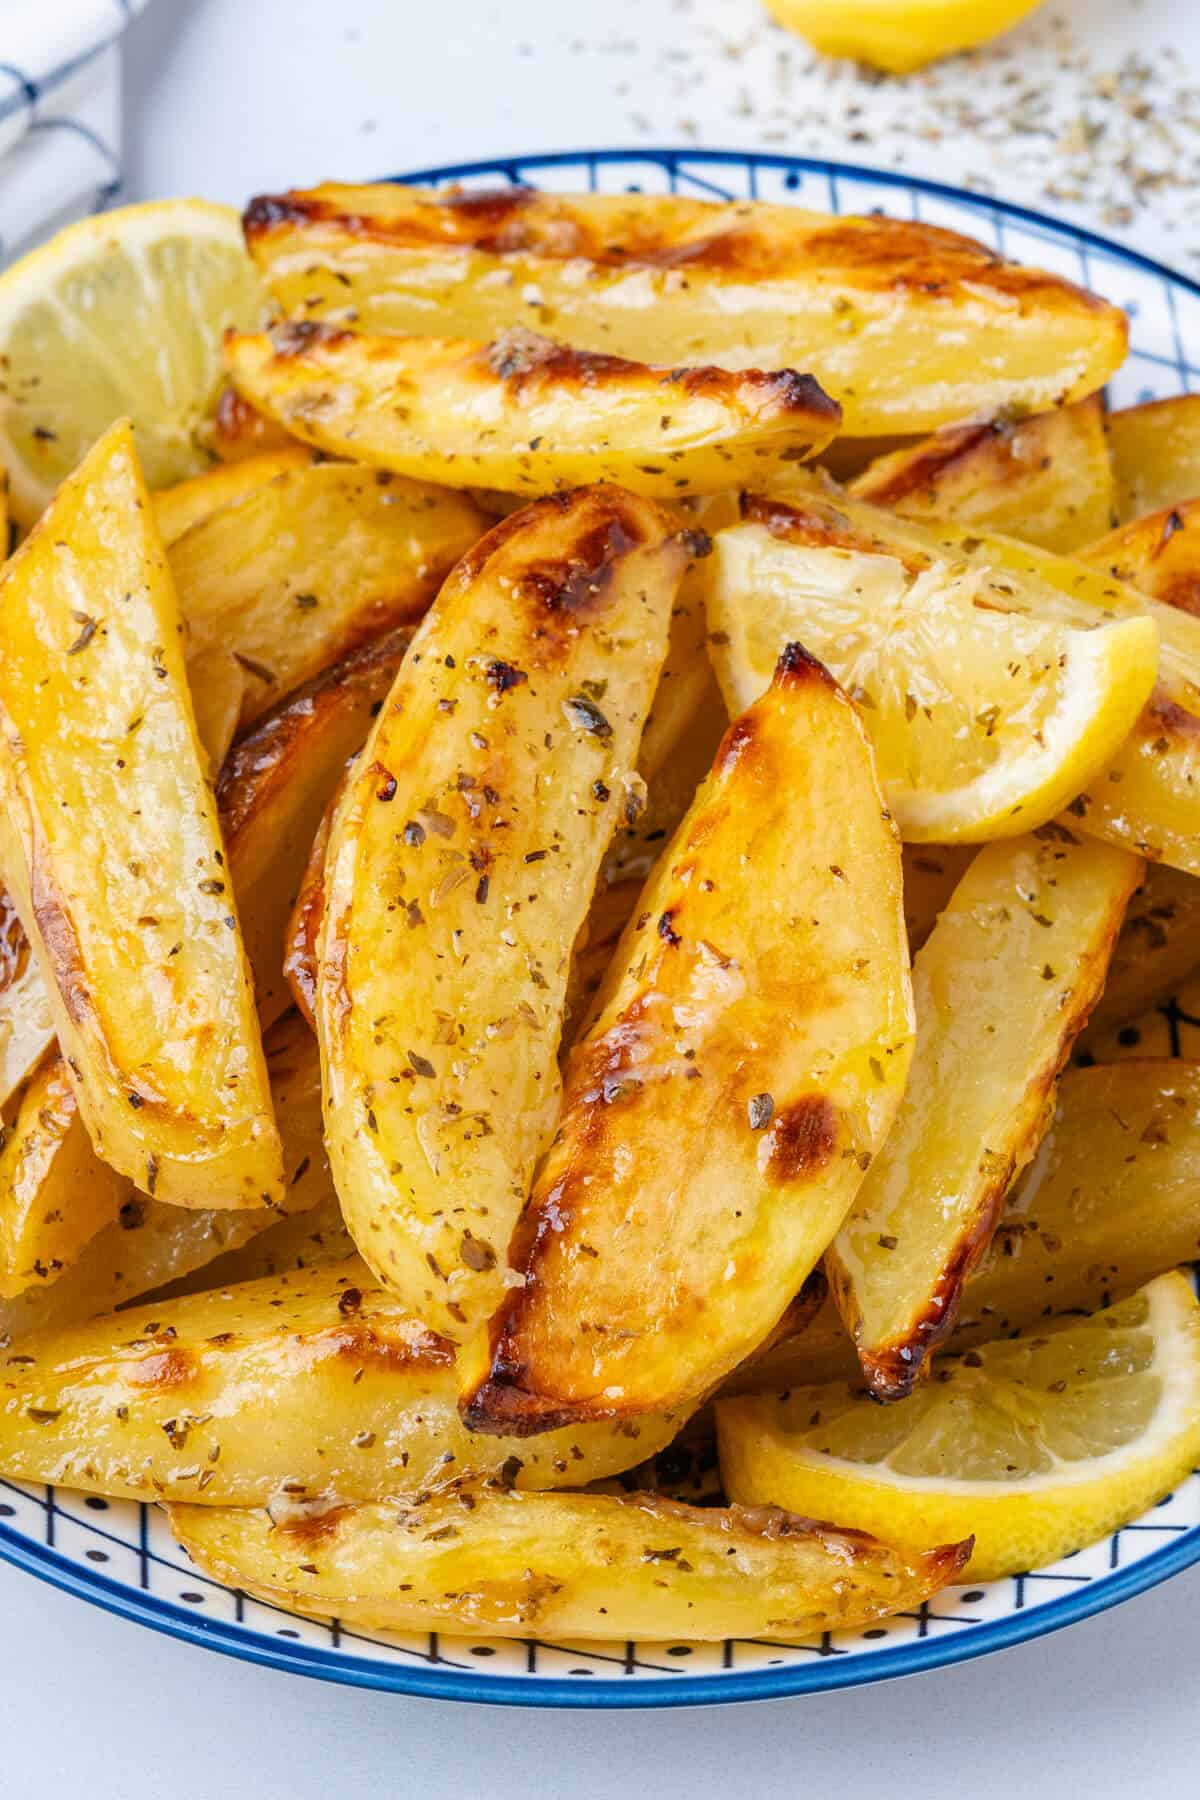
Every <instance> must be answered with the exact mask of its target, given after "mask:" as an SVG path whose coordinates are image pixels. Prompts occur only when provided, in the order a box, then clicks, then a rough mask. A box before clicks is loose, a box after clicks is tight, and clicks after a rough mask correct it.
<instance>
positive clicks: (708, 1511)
mask: <svg viewBox="0 0 1200 1800" xmlns="http://www.w3.org/2000/svg"><path fill="white" fill-rule="evenodd" d="M167 1516H168V1519H169V1522H170V1525H171V1529H172V1531H173V1532H174V1533H175V1535H176V1537H177V1538H178V1539H179V1541H180V1543H181V1544H182V1545H183V1547H184V1549H185V1550H186V1551H187V1553H188V1555H189V1556H190V1557H191V1558H192V1561H193V1562H194V1563H195V1564H196V1565H197V1567H198V1568H200V1569H201V1570H203V1571H204V1573H205V1574H207V1575H210V1576H211V1577H212V1578H213V1579H214V1580H215V1581H221V1582H225V1583H227V1584H228V1585H229V1586H231V1587H235V1588H240V1589H242V1590H243V1591H245V1592H246V1593H249V1594H253V1595H255V1596H256V1597H257V1598H259V1599H262V1600H266V1601H268V1602H269V1603H270V1604H271V1605H273V1606H283V1607H285V1608H287V1609H288V1610H290V1611H292V1612H299V1613H302V1614H310V1615H312V1616H314V1617H317V1618H340V1619H342V1620H343V1621H344V1622H345V1623H346V1624H347V1625H355V1626H358V1627H360V1628H362V1629H364V1630H386V1631H447V1632H453V1631H463V1632H472V1633H482V1634H483V1635H485V1636H487V1637H538V1638H541V1637H545V1638H554V1639H562V1638H588V1639H598V1640H601V1641H604V1640H608V1639H614V1638H615V1639H617V1640H624V1641H628V1640H630V1639H636V1640H638V1641H640V1642H643V1643H644V1642H648V1641H649V1642H652V1641H654V1640H655V1639H664V1638H666V1639H672V1640H681V1639H689V1638H690V1639H692V1640H694V1641H704V1640H707V1639H718V1640H719V1639H721V1638H726V1637H745V1638H761V1637H789V1638H803V1637H810V1636H814V1635H817V1634H819V1633H821V1632H822V1631H835V1630H841V1629H849V1628H851V1627H853V1626H857V1625H865V1624H869V1623H870V1621H871V1620H873V1619H881V1618H886V1617H887V1616H888V1615H889V1614H891V1613H893V1612H896V1611H897V1610H909V1609H911V1608H913V1607H917V1606H919V1605H920V1603H921V1601H923V1600H925V1599H928V1598H929V1597H930V1596H931V1595H932V1594H934V1593H935V1592H936V1591H937V1590H938V1589H939V1588H941V1587H944V1586H945V1585H946V1584H947V1583H948V1582H951V1581H953V1580H954V1579H955V1577H956V1576H957V1574H958V1573H959V1571H960V1570H961V1568H962V1567H963V1564H964V1563H965V1562H966V1559H967V1556H968V1555H969V1554H970V1548H971V1546H970V1543H969V1542H967V1543H963V1544H948V1545H946V1546H944V1547H942V1548H940V1549H937V1550H929V1551H918V1552H916V1553H905V1552H900V1551H896V1550H892V1549H890V1548H888V1547H887V1546H885V1545H883V1544H881V1543H879V1542H878V1540H877V1539H875V1538H870V1537H867V1536H865V1535H864V1534H863V1533H861V1532H845V1531H838V1530H836V1529H835V1528H834V1527H833V1526H831V1525H815V1524H814V1523H813V1522H812V1520H811V1519H799V1518H794V1517H793V1516H792V1515H790V1514H788V1513H783V1512H780V1511H779V1510H778V1509H776V1508H770V1507H765V1508H764V1507H754V1508H739V1507H730V1508H728V1509H722V1508H719V1507H698V1506H685V1505H683V1504H682V1503H681V1502H679V1501H677V1500H663V1499H660V1498H659V1496H658V1495H655V1494H631V1495H629V1496H628V1497H626V1498H620V1499H618V1498H616V1497H614V1496H612V1495H609V1494H528V1493H519V1492H511V1491H510V1492H505V1491H504V1490H503V1489H501V1488H499V1487H496V1486H484V1487H481V1488H474V1489H467V1488H464V1489H463V1490H461V1491H460V1492H458V1493H451V1494H444V1495H434V1496H432V1497H431V1498H429V1499H427V1500H424V1501H421V1502H415V1501H414V1502H413V1503H411V1504H410V1505H408V1506H405V1507H403V1508H401V1509H400V1510H399V1511H398V1510H397V1508H396V1506H395V1504H394V1503H393V1504H392V1505H390V1506H354V1507H335V1508H333V1509H330V1510H327V1511H324V1512H321V1513H314V1514H311V1515H310V1516H308V1517H301V1518H297V1519H296V1520H295V1522H294V1523H290V1524H289V1523H286V1522H285V1523H283V1524H279V1525H277V1524H276V1523H275V1522H274V1520H273V1519H272V1516H271V1514H270V1513H268V1512H265V1511H260V1510H256V1509H246V1508H242V1509H235V1508H230V1507H208V1506H203V1507H201V1506H175V1505H173V1506H171V1507H169V1508H168V1513H167Z"/></svg>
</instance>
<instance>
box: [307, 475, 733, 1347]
mask: <svg viewBox="0 0 1200 1800" xmlns="http://www.w3.org/2000/svg"><path fill="white" fill-rule="evenodd" d="M707 548H708V543H707V539H702V540H699V541H698V540H697V539H696V538H695V536H694V534H692V533H689V532H682V533H681V532H680V530H679V528H678V523H677V521H676V520H674V519H673V518H672V517H671V516H670V515H668V514H667V513H665V512H663V511H662V509H661V508H659V507H657V506H655V505H654V504H653V503H651V502H650V501H646V500H640V499H638V498H636V497H635V496H634V495H632V494H627V493H625V492H623V491H622V490H621V489H619V488H613V487H595V488H582V489H578V490H576V491H575V492H574V493H571V494H565V495H562V496H555V497H554V498H552V499H548V500H544V501H539V502H537V503H535V504H534V505H533V506H530V507H527V508H526V509H525V510H524V511H522V512H520V513H514V514H513V515H512V516H511V517H510V518H509V519H506V520H505V521H504V522H503V523H502V524H500V525H498V526H496V527H495V528H494V529H493V530H492V531H491V532H490V533H489V534H488V536H487V537H486V538H484V539H483V541H482V542H481V543H480V544H479V545H478V546H477V547H476V548H475V550H474V551H472V553H471V554H470V556H468V557H466V558H465V559H464V560H463V561H462V562H461V563H460V564H459V565H458V567H457V569H456V570H455V571H454V573H453V574H452V575H451V577H450V578H449V580H448V581H447V582H446V585H445V586H444V587H443V589H442V591H441V594H440V595H439V596H438V599H437V602H436V604H435V605H434V606H433V607H432V608H431V610H430V612H429V613H428V614H427V615H426V618H425V620H424V622H423V624H422V626H421V629H420V631H419V632H418V634H417V636H416V638H414V640H413V644H412V647H411V649H410V651H409V653H408V655H407V657H406V658H405V660H404V664H403V666H402V668H401V670H400V673H399V675H398V677H397V679H396V684H395V686H394V687H393V689H392V692H391V695H390V696H389V698H388V700H387V702H386V704H385V706H384V709H383V712H382V713H381V715H380V717H379V720H378V722H377V724H376V726H375V729H374V731H373V732H372V734H371V737H370V738H369V740H368V742H367V745H366V747H365V749H364V750H363V753H362V756H361V758H360V759H359V761H358V763H357V764H356V765H355V767H354V769H353V770H352V771H351V773H350V776H349V778H348V780H347V783H346V787H345V790H344V793H343V797H342V799H341V801H340V802H339V804H338V807H337V811H336V814H335V817H334V821H333V825H332V829H331V832H330V838H329V848H328V852H327V855H326V859H325V881H324V923H323V926H322V930H321V937H320V944H319V957H318V982H317V1005H316V1017H317V1027H318V1034H319V1036H320V1040H321V1055H322V1061H323V1066H324V1075H325V1083H326V1107H325V1117H326V1131H327V1137H328V1142H329V1149H330V1157H331V1161H332V1167H333V1172H334V1181H335V1183H336V1186H337V1190H338V1193H339V1195H340V1196H341V1200H342V1206H343V1209H344V1211H345V1215H346V1222H347V1224H348V1225H349V1227H350V1230H351V1232H352V1234H353V1236H354V1239H355V1242H356V1243H357V1244H358V1246H359V1249H360V1250H361V1252H362V1254H363V1255H364V1257H365V1258H366V1260H367V1262H368V1263H370V1265H371V1267H372V1268H373V1269H374V1270H375V1272H376V1273H377V1275H378V1276H379V1277H380V1279H381V1280H386V1281H388V1282H390V1283H391V1284H392V1285H393V1286H394V1287H395V1289H396V1291H397V1293H398V1294H400V1295H401V1296H402V1297H403V1298H404V1299H405V1301H406V1303H407V1305H408V1307H409V1308H410V1310H411V1311H412V1312H413V1313H414V1314H415V1315H416V1316H417V1317H418V1318H420V1319H422V1320H423V1321H424V1322H425V1323H426V1324H428V1325H430V1326H431V1327H433V1328H435V1329H437V1330H438V1331H441V1332H443V1333H444V1335H446V1336H448V1337H453V1338H461V1337H462V1336H463V1335H465V1334H467V1333H469V1331H470V1330H471V1329H473V1328H476V1327H478V1326H480V1325H481V1324H482V1323H483V1322H484V1321H485V1320H486V1319H487V1318H488V1317H490V1315H491V1313H492V1312H493V1311H494V1310H495V1308H496V1306H497V1304H498V1303H499V1301H500V1299H501V1297H502V1295H503V1293H504V1291H505V1277H506V1271H505V1269H504V1255H505V1251H506V1249H507V1246H508V1239H509V1234H510V1232H511V1230H512V1227H513V1224H514V1223H515V1221H516V1218H517V1215H518V1213H519V1212H520V1210H521V1207H522V1205H523V1204H524V1201H525V1198H526V1195H527V1194H528V1191H529V1182H530V1178H531V1176H532V1172H533V1165H534V1162H535V1160H536V1158H537V1157H538V1156H539V1155H540V1153H541V1151H542V1149H543V1148H544V1146H545V1144H546V1141H547V1140H548V1138H549V1136H550V1133H551V1132H552V1130H553V1125H554V1117H555V1113H556V1111H557V1104H558V1093H559V1083H558V1079H557V1069H556V1066H555V1063H554V1057H555V1051H556V1050H557V1047H558V1039H559V1033H560V1030H561V1026H562V1016H563V1004H564V999H565V993H566V985H567V979H568V974H569V968H570V952H571V946H572V945H573V943H574V942H575V939H576V937H577V935H578V933H579V928H580V926H581V925H582V924H583V920H584V918H585V916H586V912H587V908H588V904H589V902H590V899H591V894H592V889H593V887H594V885H595V881H596V876H597V872H598V870H599V866H600V860H601V857H602V856H603V854H604V851H605V849H606V847H607V844H608V840H609V838H610V836H611V834H612V831H613V828H614V825H615V823H616V820H617V817H618V815H619V813H620V810H621V808H622V806H623V804H624V801H625V790H626V784H627V782H628V781H629V780H630V779H631V778H632V777H633V769H634V764H635V761H636V758H637V748H638V742H639V739H640V737H641V732H642V726H643V723H644V720H645V716H646V713H647V712H648V711H649V707H650V702H651V699H652V698H653V694H654V687H655V683H656V681H657V679H658V672H659V668H660V666H661V663H662V659H663V655H664V653H665V650H666V642H667V629H668V625H669V623H670V614H671V607H672V604H673V601H674V598H675V591H676V588H677V586H678V583H679V580H680V577H681V575H682V573H683V571H684V568H685V566H686V564H687V561H688V558H689V556H691V555H694V554H695V553H696V552H697V551H699V552H701V553H704V552H706V551H707Z"/></svg>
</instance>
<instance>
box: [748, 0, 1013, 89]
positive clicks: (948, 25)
mask: <svg viewBox="0 0 1200 1800" xmlns="http://www.w3.org/2000/svg"><path fill="white" fill-rule="evenodd" d="M1039 3H1040V0H767V8H768V10H769V11H770V12H771V13H772V14H773V15H774V16H775V18H776V19H778V21H779V23H780V24H781V25H786V26H787V28H788V30H789V31H796V32H799V34H800V36H801V37H803V38H807V39H808V42H809V43H810V44H811V45H812V46H813V48H814V50H820V51H822V52H823V53H824V54H825V55H826V56H849V57H853V58H854V59H855V60H856V61H857V62H865V63H870V64H871V65H872V66H873V67H874V68H877V69H886V70H887V72H888V73H889V74H890V75H907V74H908V73H909V72H910V71H911V70H913V69H920V68H922V67H923V66H924V65H925V64H926V63H930V62H935V61H936V60H937V58H938V57H940V56H951V55H953V54H954V52H955V51H956V50H970V49H973V48H974V46H975V45H977V44H986V43H987V42H988V41H989V39H991V38H994V37H998V36H999V34H1000V33H1001V32H1002V31H1007V30H1008V29H1009V27H1010V26H1011V25H1016V24H1018V23H1019V21H1020V20H1021V19H1023V18H1025V16H1026V14H1027V13H1031V12H1032V11H1033V9H1034V7H1035V6H1037V5H1038V4H1039Z"/></svg>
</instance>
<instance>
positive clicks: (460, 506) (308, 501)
mask: <svg viewBox="0 0 1200 1800" xmlns="http://www.w3.org/2000/svg"><path fill="white" fill-rule="evenodd" d="M486 528H487V520H486V519H485V518H484V516H483V514H482V513H481V512H480V511H479V510H478V508H477V507H476V506H474V505H473V504H472V502H471V501H469V500H468V499H467V498H466V497H465V496H464V495H462V494H452V493H449V492H447V491H445V490H444V489H440V488H431V487H426V486H423V485H422V484H420V483H417V482H409V481H401V480H400V479H398V478H397V477H394V476H391V475H389V474H388V472H387V471H386V470H368V469H361V468H355V467H352V466H351V465H349V464H346V463H319V464H316V465H314V466H313V467H311V468H298V469H289V470H288V471H286V472H285V473H284V474H282V475H277V476H275V478H274V479H273V480H271V481H269V482H267V484H266V486H265V487H258V488H255V489H253V490H252V491H251V492H250V493H248V494H246V495H244V496H243V498H242V499H241V500H238V501H235V502H231V503H230V504H229V505H228V506H224V507H222V508H221V510H220V511H219V512H215V513H212V514H211V515H210V516H209V517H208V518H206V519H201V520H200V522H199V523H198V524H196V525H193V526H192V528H191V530H190V531H186V532H184V534H183V536H182V537H181V538H179V539H178V541H177V542H176V543H175V545H174V547H173V549H172V551H171V573H172V575H173V576H174V579H175V585H176V588H177V590H178V594H179V609H180V612H181V613H182V614H183V617H184V619H185V620H186V622H187V628H188V642H189V647H190V654H191V657H192V658H193V659H194V658H195V657H196V656H197V655H198V654H200V653H201V652H204V651H207V650H211V649H213V648H214V647H215V648H218V649H229V650H232V651H233V653H234V655H235V656H236V657H237V658H238V660H239V662H240V663H241V666H242V668H243V669H244V671H245V673H246V676H247V682H246V695H245V699H244V701H243V705H242V714H241V721H240V723H241V726H242V728H243V729H244V728H246V727H247V726H249V725H252V724H253V723H254V722H255V721H256V720H257V719H259V718H261V717H262V715H263V714H264V713H265V712H268V711H269V710H270V709H271V708H272V707H274V706H277V705H278V704H279V702H280V700H282V699H283V698H284V696H285V695H287V694H288V693H290V692H291V691H292V689H294V688H297V687H300V686H301V685H302V684H303V683H304V682H306V681H309V680H311V679H312V677H313V676H314V675H317V674H319V673H320V671H321V670H322V669H324V668H327V667H328V665H329V664H330V663H334V662H337V661H338V660H339V659H340V658H341V657H343V656H347V655H348V654H349V653H350V651H351V650H354V649H355V648H357V647H358V646H359V645H361V644H363V643H364V642H366V640H367V639H369V638H374V637H378V636H379V635H380V634H381V633H382V632H385V631H391V630H393V629H395V627H397V626H399V625H405V624H408V625H411V624H413V623H415V621H416V620H417V619H419V618H420V616H421V614H422V613H423V612H424V611H425V608H426V607H427V606H428V604H429V602H430V601H431V600H432V599H433V596H434V594H436V592H437V590H438V587H439V586H440V584H441V582H442V579H443V577H444V576H445V575H446V574H447V573H448V572H449V570H450V568H451V566H452V565H453V564H454V563H455V562H457V560H458V558H459V557H460V556H462V555H463V554H464V553H465V552H466V551H467V550H469V549H470V547H471V545H472V544H473V543H474V542H475V541H476V539H477V538H479V537H480V536H481V535H482V533H483V532H484V531H485V530H486Z"/></svg>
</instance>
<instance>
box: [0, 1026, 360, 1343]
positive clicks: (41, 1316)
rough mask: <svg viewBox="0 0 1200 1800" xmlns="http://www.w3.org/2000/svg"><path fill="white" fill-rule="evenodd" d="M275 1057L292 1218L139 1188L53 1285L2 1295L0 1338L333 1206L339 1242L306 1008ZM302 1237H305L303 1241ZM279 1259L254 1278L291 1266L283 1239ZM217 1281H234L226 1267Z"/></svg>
mask: <svg viewBox="0 0 1200 1800" xmlns="http://www.w3.org/2000/svg"><path fill="white" fill-rule="evenodd" d="M266 1056H267V1065H268V1067H269V1069H270V1072H271V1094H272V1099H273V1101H274V1104H275V1111H276V1116H277V1118H278V1120H279V1125H280V1133H281V1136H282V1139H283V1146H284V1168H285V1172H286V1176H287V1190H286V1192H285V1194H284V1198H283V1202H282V1208H283V1214H284V1216H283V1217H281V1216H280V1211H279V1210H278V1209H267V1208H266V1207H260V1208H255V1209H254V1210H250V1211H241V1212H231V1211H229V1210H219V1211H203V1210H197V1211H189V1210H187V1209H185V1208H183V1207H178V1206H167V1205H164V1204H162V1203H161V1202H160V1201H157V1200H151V1199H150V1198H149V1196H148V1195H146V1194H142V1193H138V1192H136V1191H134V1192H133V1193H132V1194H131V1197H130V1198H129V1199H127V1200H126V1201H125V1204H124V1205H123V1206H122V1208H121V1211H120V1216H119V1218H118V1219H117V1221H116V1222H115V1223H113V1224H110V1225H106V1226H105V1227H104V1228H103V1230H101V1231H99V1232H98V1233H97V1234H96V1236H95V1237H93V1238H91V1239H90V1241H89V1242H88V1243H87V1244H86V1245H84V1247H83V1248H82V1249H81V1251H80V1252H79V1255H78V1257H77V1259H76V1260H75V1261H74V1262H73V1263H72V1264H71V1266H70V1267H69V1268H68V1269H66V1270H65V1271H64V1272H63V1273H62V1274H61V1275H59V1276H58V1277H57V1279H56V1280H55V1281H54V1282H53V1284H52V1285H50V1286H48V1287H47V1286H44V1285H43V1286H41V1287H39V1288H38V1289H36V1290H34V1289H26V1291H25V1292H24V1293H22V1294H20V1295H18V1296H17V1297H16V1298H15V1299H13V1300H0V1338H17V1337H23V1336H24V1335H25V1334H26V1333H28V1332H30V1331H40V1330H43V1329H44V1328H45V1327H47V1326H51V1325H71V1324H76V1323H78V1322H79V1321H80V1320H83V1319H89V1318H93V1317H94V1316H95V1315H96V1314H97V1313H105V1312H111V1311H113V1310H114V1309H115V1308H116V1307H119V1306H123V1305H126V1304H127V1303H128V1302H129V1301H130V1300H134V1299H136V1298H137V1297H138V1296H139V1295H141V1294H148V1293H151V1292H155V1291H157V1290H159V1289H161V1288H165V1287H167V1286H169V1285H172V1284H174V1283H176V1282H178V1281H180V1280H182V1279H183V1278H184V1277H185V1276H188V1275H191V1274H194V1273H195V1272H196V1271H197V1270H203V1269H205V1267H206V1265H208V1264H213V1263H215V1262H216V1259H217V1258H219V1257H222V1256H223V1255H224V1254H225V1253H226V1252H228V1251H231V1250H233V1249H240V1248H242V1247H244V1246H248V1245H249V1243H250V1241H251V1240H252V1239H254V1238H256V1237H257V1236H260V1235H261V1236H263V1237H270V1236H271V1235H272V1233H273V1232H275V1231H279V1230H280V1229H281V1227H283V1226H286V1225H288V1224H290V1223H291V1216H292V1215H293V1214H295V1215H298V1214H300V1213H304V1214H306V1215H310V1216H312V1218H313V1220H314V1224H313V1228H312V1229H313V1230H314V1231H316V1230H318V1229H320V1228H321V1219H320V1217H319V1215H322V1212H323V1209H324V1228H325V1232H326V1236H327V1237H328V1239H329V1242H330V1243H331V1244H333V1243H334V1242H335V1241H337V1240H336V1233H335V1231H334V1229H333V1221H334V1220H336V1219H338V1218H339V1217H340V1215H339V1214H338V1213H337V1202H336V1199H335V1197H334V1194H333V1183H332V1181H331V1180H330V1176H329V1164H328V1162H327V1161H326V1157H325V1146H324V1142H323V1139H322V1128H321V1071H320V1059H319V1057H318V1055H317V1046H316V1041H315V1039H314V1038H313V1036H312V1033H311V1032H310V1031H309V1029H308V1027H307V1026H306V1025H305V1024H304V1022H303V1020H302V1019H301V1018H300V1017H299V1015H298V1014H297V1013H294V1012H292V1013H287V1014H285V1015H284V1017H283V1018H282V1019H280V1020H279V1022H278V1023H277V1024H276V1025H275V1026H274V1027H273V1028H272V1030H271V1031H269V1032H268V1033H267V1038H266ZM330 1210H331V1211H332V1218H330V1216H329V1214H330ZM299 1238H300V1234H297V1237H296V1242H297V1244H298V1243H299ZM352 1247H353V1246H351V1245H350V1244H349V1243H348V1241H347V1240H345V1238H344V1237H343V1238H342V1239H341V1240H340V1245H339V1253H340V1254H341V1255H342V1256H346V1255H348V1254H349V1253H350V1250H351V1249H352ZM279 1256H280V1261H279V1262H278V1264H277V1265H276V1263H275V1259H274V1258H273V1257H272V1258H268V1259H266V1267H264V1268H257V1267H256V1268H251V1267H249V1266H248V1267H247V1277H248V1275H249V1274H261V1273H265V1272H266V1268H267V1267H273V1266H279V1267H284V1266H290V1265H291V1251H290V1249H288V1250H285V1248H284V1246H283V1245H282V1244H281V1245H280V1250H279ZM285 1257H286V1259H287V1260H286V1261H284V1260H283V1259H284V1258H285ZM247 1277H243V1279H245V1278H247ZM213 1279H214V1280H229V1279H231V1277H230V1276H229V1275H228V1274H225V1273H221V1274H214V1277H213Z"/></svg>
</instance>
